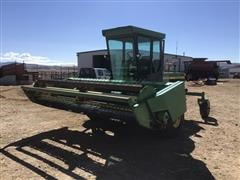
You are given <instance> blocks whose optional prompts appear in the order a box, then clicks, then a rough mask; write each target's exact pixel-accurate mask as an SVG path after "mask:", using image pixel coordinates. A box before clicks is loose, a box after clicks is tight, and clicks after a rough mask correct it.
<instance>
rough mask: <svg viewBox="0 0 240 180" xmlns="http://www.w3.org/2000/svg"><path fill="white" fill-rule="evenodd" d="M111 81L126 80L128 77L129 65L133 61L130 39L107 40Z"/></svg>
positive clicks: (131, 41)
mask: <svg viewBox="0 0 240 180" xmlns="http://www.w3.org/2000/svg"><path fill="white" fill-rule="evenodd" d="M108 46H109V53H110V60H111V68H112V76H113V79H118V80H124V79H125V80H126V79H128V77H129V63H130V62H131V61H132V60H133V57H134V55H133V53H134V52H133V40H132V39H131V38H123V39H110V40H108Z"/></svg>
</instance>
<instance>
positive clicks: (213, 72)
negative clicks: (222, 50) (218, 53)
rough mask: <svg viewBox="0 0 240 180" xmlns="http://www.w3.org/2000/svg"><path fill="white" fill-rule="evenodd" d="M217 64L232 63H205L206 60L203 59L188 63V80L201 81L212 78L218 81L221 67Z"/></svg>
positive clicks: (223, 61)
mask: <svg viewBox="0 0 240 180" xmlns="http://www.w3.org/2000/svg"><path fill="white" fill-rule="evenodd" d="M200 59H201V58H200ZM217 63H227V64H231V61H229V60H220V61H205V59H203V60H194V61H191V62H186V64H185V67H186V69H185V74H186V80H188V81H197V80H199V79H205V78H206V79H208V80H209V79H211V78H214V79H215V80H216V81H217V80H218V77H219V66H218V64H217Z"/></svg>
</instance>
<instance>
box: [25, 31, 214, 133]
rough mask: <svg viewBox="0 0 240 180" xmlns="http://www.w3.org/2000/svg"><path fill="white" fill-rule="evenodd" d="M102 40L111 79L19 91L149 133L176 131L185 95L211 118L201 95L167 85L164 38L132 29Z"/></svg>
mask: <svg viewBox="0 0 240 180" xmlns="http://www.w3.org/2000/svg"><path fill="white" fill-rule="evenodd" d="M102 34H103V36H105V37H106V42H107V49H108V59H109V61H110V62H111V73H112V79H111V80H100V79H81V78H72V79H68V80H38V81H37V82H35V84H34V85H32V86H22V89H23V90H24V91H25V93H26V94H27V95H28V97H29V98H30V99H31V100H32V101H34V102H38V103H42V104H45V105H48V106H53V107H58V108H64V109H71V110H72V111H76V112H82V113H84V114H86V115H88V116H89V118H90V119H95V120H101V119H109V120H118V121H123V122H128V121H132V120H135V121H136V122H137V123H138V124H139V125H140V126H142V127H145V128H148V129H153V130H160V129H178V127H179V126H180V124H181V121H182V120H183V118H184V113H185V112H186V95H194V96H200V98H199V99H198V104H199V107H200V114H201V116H202V118H206V117H208V115H209V111H210V105H209V101H208V100H207V99H205V97H204V93H196V92H187V90H186V89H185V86H184V82H183V81H176V82H165V81H166V79H165V78H164V75H163V66H164V39H165V34H163V33H159V32H154V31H151V30H146V29H142V28H138V27H134V26H125V27H118V28H113V29H107V30H103V31H102Z"/></svg>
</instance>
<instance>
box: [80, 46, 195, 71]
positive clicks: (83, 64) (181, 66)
mask: <svg viewBox="0 0 240 180" xmlns="http://www.w3.org/2000/svg"><path fill="white" fill-rule="evenodd" d="M106 55H107V50H106V49H101V50H94V51H84V52H78V53H77V59H78V68H79V69H80V68H91V67H94V68H107V69H109V68H110V64H109V62H108V61H107V59H106ZM192 60H193V58H192V57H190V56H181V55H176V54H168V53H165V54H164V61H165V62H164V70H165V72H184V70H185V64H186V63H185V62H190V61H192Z"/></svg>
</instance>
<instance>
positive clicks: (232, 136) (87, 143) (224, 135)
mask: <svg viewBox="0 0 240 180" xmlns="http://www.w3.org/2000/svg"><path fill="white" fill-rule="evenodd" d="M186 86H187V88H188V89H189V90H191V91H198V92H201V91H205V92H206V94H207V96H208V97H209V99H210V101H211V115H210V116H211V117H210V118H209V119H208V122H207V123H204V121H203V120H202V119H201V118H200V115H199V112H198V105H197V101H196V97H188V98H187V106H188V111H187V113H186V114H185V121H184V124H183V128H182V131H181V134H179V135H178V136H177V137H174V138H169V137H165V136H164V135H162V134H153V133H149V132H148V131H145V130H142V129H139V128H136V127H134V126H127V127H125V126H122V125H119V124H116V123H111V122H105V123H104V124H103V123H99V122H92V121H89V119H88V117H87V116H84V115H81V114H77V113H73V112H69V111H64V110H57V109H54V108H50V107H45V106H42V105H38V104H35V103H32V102H31V101H29V100H28V99H27V97H26V96H25V95H24V93H23V91H22V90H21V89H20V87H19V86H1V87H0V89H1V93H0V148H1V152H0V178H1V179H4V180H5V179H44V178H47V179H64V180H65V179H184V180H185V179H233V180H235V179H240V156H239V155H240V139H239V137H240V136H239V135H240V131H239V126H240V122H239V120H240V81H239V80H223V81H220V82H218V85H217V86H203V85H201V84H194V83H187V85H186ZM103 131H105V132H103Z"/></svg>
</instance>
